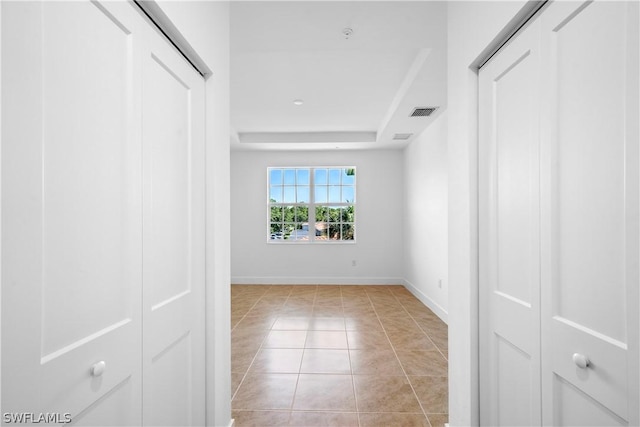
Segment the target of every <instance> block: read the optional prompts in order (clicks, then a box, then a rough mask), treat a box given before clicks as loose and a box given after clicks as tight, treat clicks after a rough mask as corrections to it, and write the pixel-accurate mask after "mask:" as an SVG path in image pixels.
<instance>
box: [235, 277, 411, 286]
mask: <svg viewBox="0 0 640 427" xmlns="http://www.w3.org/2000/svg"><path fill="white" fill-rule="evenodd" d="M403 282H404V281H403V279H402V278H400V277H289V276H283V277H249V276H243V277H241V276H236V277H231V283H233V284H239V285H402V284H403Z"/></svg>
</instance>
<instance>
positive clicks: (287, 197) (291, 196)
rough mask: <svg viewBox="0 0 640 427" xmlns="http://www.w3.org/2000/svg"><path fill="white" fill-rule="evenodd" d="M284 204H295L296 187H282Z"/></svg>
mask: <svg viewBox="0 0 640 427" xmlns="http://www.w3.org/2000/svg"><path fill="white" fill-rule="evenodd" d="M283 202H284V203H295V202H296V187H294V186H286V187H284V200H283Z"/></svg>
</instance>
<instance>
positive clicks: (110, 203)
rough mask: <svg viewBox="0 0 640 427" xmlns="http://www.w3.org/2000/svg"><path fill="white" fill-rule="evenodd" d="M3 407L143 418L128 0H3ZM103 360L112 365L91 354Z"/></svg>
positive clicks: (77, 416)
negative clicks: (101, 0) (99, 367)
mask: <svg viewBox="0 0 640 427" xmlns="http://www.w3.org/2000/svg"><path fill="white" fill-rule="evenodd" d="M1 7H2V19H3V22H2V31H3V37H2V41H3V46H2V55H3V61H2V65H3V76H2V77H3V86H2V88H3V99H2V102H3V109H2V112H3V120H2V123H3V129H2V131H3V134H2V150H3V153H2V173H3V177H2V197H3V203H2V208H3V211H2V221H3V236H2V237H3V239H2V245H3V247H2V267H3V281H2V283H3V290H2V291H3V295H2V297H3V298H2V304H3V307H2V328H3V331H2V338H3V343H2V344H3V345H2V351H3V357H2V362H3V366H2V369H3V371H2V380H3V381H2V387H3V390H2V397H3V402H2V410H3V412H31V413H35V414H36V415H37V414H39V413H41V412H43V413H47V412H54V413H55V412H57V413H60V414H64V413H69V414H70V416H71V417H72V419H73V421H74V422H76V423H77V424H78V425H92V424H93V425H136V424H139V423H140V422H141V415H140V414H141V407H140V400H141V399H140V396H141V365H140V358H141V346H140V345H139V343H140V341H141V327H142V324H141V309H140V307H141V286H140V283H141V273H142V257H141V250H142V246H141V241H142V238H141V237H142V228H141V218H142V203H141V187H140V182H141V174H140V168H139V167H138V166H137V165H139V164H140V163H141V155H140V153H141V150H140V149H141V144H140V142H139V138H138V137H137V135H136V134H135V132H133V131H132V129H133V128H132V123H133V122H134V121H135V120H136V117H137V116H139V113H140V105H139V97H138V95H137V94H136V92H135V91H134V90H133V88H134V86H135V85H136V75H139V74H140V73H139V66H138V64H136V62H135V58H136V56H139V55H136V52H137V50H138V49H139V40H138V38H137V35H136V33H135V31H134V30H133V26H134V24H133V21H132V18H135V14H134V13H133V9H132V8H131V6H130V5H128V4H126V3H112V4H109V5H108V6H105V5H100V4H98V3H90V2H42V3H37V2H16V3H12V2H3V3H2V5H1ZM99 362H105V366H104V368H105V369H104V372H103V373H102V374H100V372H99V371H96V372H94V375H92V370H91V369H92V366H93V365H94V364H96V363H99Z"/></svg>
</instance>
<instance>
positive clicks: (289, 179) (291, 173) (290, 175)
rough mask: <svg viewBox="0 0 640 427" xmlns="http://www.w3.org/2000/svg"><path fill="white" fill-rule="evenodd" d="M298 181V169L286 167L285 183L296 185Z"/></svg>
mask: <svg viewBox="0 0 640 427" xmlns="http://www.w3.org/2000/svg"><path fill="white" fill-rule="evenodd" d="M295 183H296V170H295V169H285V170H284V184H285V185H295Z"/></svg>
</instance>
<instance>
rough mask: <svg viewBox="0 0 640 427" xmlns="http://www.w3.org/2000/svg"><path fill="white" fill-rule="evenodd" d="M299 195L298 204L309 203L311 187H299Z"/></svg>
mask: <svg viewBox="0 0 640 427" xmlns="http://www.w3.org/2000/svg"><path fill="white" fill-rule="evenodd" d="M297 188H298V190H297V193H298V199H297V202H298V203H309V186H308V185H303V186H300V187H297Z"/></svg>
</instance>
